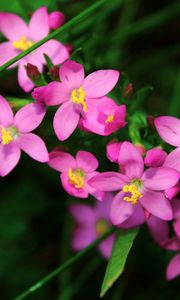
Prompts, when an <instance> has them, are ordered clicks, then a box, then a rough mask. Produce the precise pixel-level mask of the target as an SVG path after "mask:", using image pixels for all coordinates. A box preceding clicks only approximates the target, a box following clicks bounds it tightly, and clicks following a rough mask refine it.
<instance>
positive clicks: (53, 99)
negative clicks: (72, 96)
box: [32, 81, 69, 106]
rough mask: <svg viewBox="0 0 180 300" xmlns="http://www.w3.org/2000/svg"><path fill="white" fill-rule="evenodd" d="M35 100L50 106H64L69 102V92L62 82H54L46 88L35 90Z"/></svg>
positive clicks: (33, 94) (33, 93)
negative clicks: (63, 104)
mask: <svg viewBox="0 0 180 300" xmlns="http://www.w3.org/2000/svg"><path fill="white" fill-rule="evenodd" d="M32 96H33V98H34V99H35V100H36V101H37V102H40V103H44V104H46V105H48V106H53V105H58V104H62V103H64V102H66V101H68V100H69V90H68V88H67V87H66V86H65V85H64V84H63V83H61V82H57V81H53V82H51V83H49V84H48V85H46V86H41V87H38V88H35V89H34V91H33V92H32Z"/></svg>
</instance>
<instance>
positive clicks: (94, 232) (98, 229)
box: [70, 193, 114, 259]
mask: <svg viewBox="0 0 180 300" xmlns="http://www.w3.org/2000/svg"><path fill="white" fill-rule="evenodd" d="M112 198H113V195H112V194H111V193H106V194H105V196H104V198H103V201H102V202H97V203H96V206H95V207H91V206H88V205H84V204H74V205H71V206H70V213H71V215H72V217H73V218H74V220H75V222H76V227H75V230H74V233H73V239H72V248H73V249H74V250H75V251H80V250H82V249H84V248H85V247H87V246H88V245H89V244H91V243H92V242H93V241H94V240H95V239H97V238H98V237H99V236H101V235H102V234H104V233H105V232H106V231H107V230H108V229H109V228H110V227H111V222H110V219H109V211H110V206H111V202H112ZM113 242H114V235H111V236H110V237H108V238H107V239H106V240H104V241H103V242H101V243H100V245H99V246H98V248H99V250H100V252H101V253H102V255H103V256H104V257H105V258H106V259H108V258H109V257H110V255H111V250H112V246H113Z"/></svg>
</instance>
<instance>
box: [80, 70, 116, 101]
mask: <svg viewBox="0 0 180 300" xmlns="http://www.w3.org/2000/svg"><path fill="white" fill-rule="evenodd" d="M118 79H119V72H118V71H115V70H99V71H96V72H93V73H91V74H90V75H88V76H87V77H86V78H85V80H84V83H83V89H84V90H85V93H86V95H87V97H89V98H100V97H103V96H105V95H106V94H107V93H109V92H110V91H111V90H112V89H113V87H114V86H115V85H116V83H117V82H118Z"/></svg>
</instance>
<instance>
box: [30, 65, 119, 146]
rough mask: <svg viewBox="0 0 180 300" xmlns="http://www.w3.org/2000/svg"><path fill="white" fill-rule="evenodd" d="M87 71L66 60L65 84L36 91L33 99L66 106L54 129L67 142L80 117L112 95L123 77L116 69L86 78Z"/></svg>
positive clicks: (96, 73) (62, 106)
mask: <svg viewBox="0 0 180 300" xmlns="http://www.w3.org/2000/svg"><path fill="white" fill-rule="evenodd" d="M84 76H85V75H84V68H83V66H82V65H81V64H78V63H76V62H74V61H71V60H68V61H66V62H65V63H64V64H63V65H62V66H61V68H60V80H61V82H55V81H54V82H51V83H50V84H48V85H47V86H45V87H40V88H36V89H35V90H34V92H33V97H34V99H35V100H36V101H40V102H44V103H45V104H46V105H58V104H62V105H61V107H60V108H59V109H58V110H57V112H56V114H55V117H54V122H53V126H54V130H55V133H56V135H57V137H58V138H59V140H61V141H64V140H66V139H67V138H68V137H69V136H70V135H71V134H72V133H73V131H74V130H75V129H76V127H77V125H78V123H79V119H80V116H81V115H82V116H83V117H86V114H88V111H89V105H91V104H93V103H96V102H95V101H97V98H102V97H103V96H105V95H106V94H107V93H109V92H110V91H111V90H112V88H113V87H114V86H115V84H116V83H117V81H118V78H119V72H118V71H115V70H100V71H96V72H93V73H91V74H90V75H88V76H87V77H86V78H84Z"/></svg>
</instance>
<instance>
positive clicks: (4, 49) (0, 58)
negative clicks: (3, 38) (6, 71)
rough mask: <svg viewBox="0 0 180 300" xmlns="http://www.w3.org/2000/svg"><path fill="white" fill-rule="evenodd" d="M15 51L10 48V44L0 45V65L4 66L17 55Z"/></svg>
mask: <svg viewBox="0 0 180 300" xmlns="http://www.w3.org/2000/svg"><path fill="white" fill-rule="evenodd" d="M18 53H19V52H18V51H17V49H15V48H14V47H13V46H12V43H11V42H4V43H1V44H0V65H3V64H5V63H6V62H7V61H8V60H10V59H12V58H13V57H15V56H16V55H18Z"/></svg>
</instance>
